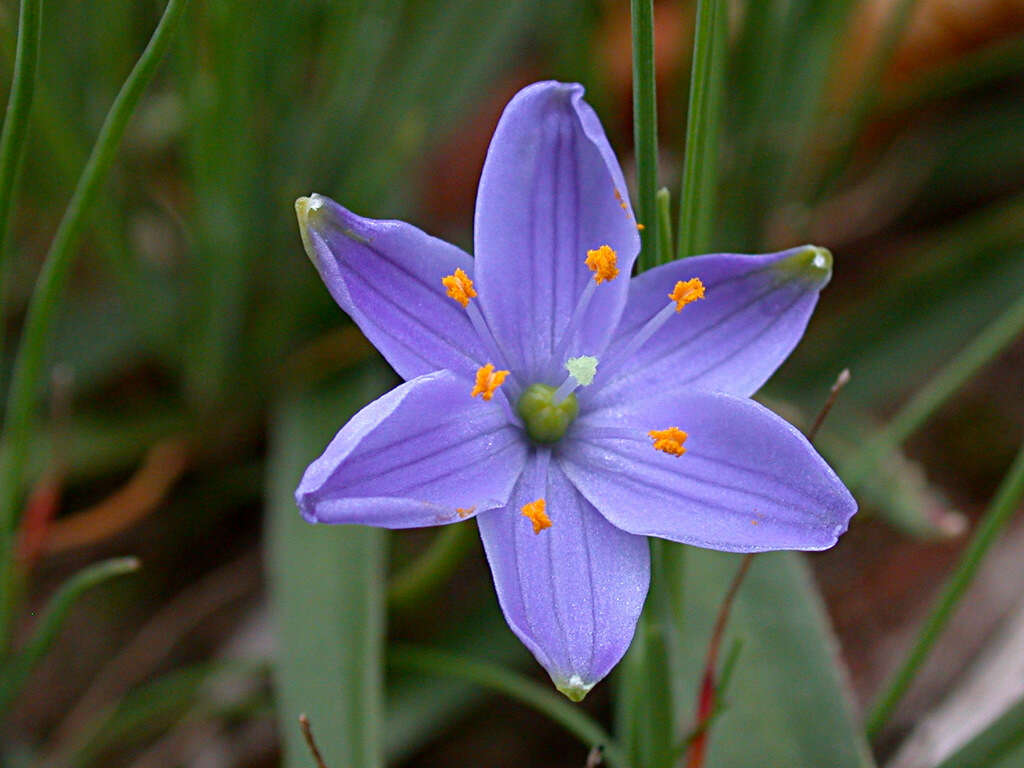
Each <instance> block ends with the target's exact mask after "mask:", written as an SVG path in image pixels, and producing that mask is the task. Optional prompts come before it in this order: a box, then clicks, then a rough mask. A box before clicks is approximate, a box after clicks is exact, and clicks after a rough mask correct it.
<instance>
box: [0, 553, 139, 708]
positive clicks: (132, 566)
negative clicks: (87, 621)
mask: <svg viewBox="0 0 1024 768" xmlns="http://www.w3.org/2000/svg"><path fill="white" fill-rule="evenodd" d="M138 569H139V561H138V559H137V558H134V557H118V558H115V559H113V560H105V561H103V562H102V563H96V564H95V565H90V566H88V567H87V568H84V569H83V570H81V571H79V572H78V573H76V574H75V575H74V576H72V577H71V578H70V579H68V580H67V581H66V582H64V584H63V585H62V586H61V588H60V589H59V590H57V593H56V594H55V595H54V596H53V597H52V598H51V599H50V602H49V604H48V605H47V606H46V610H45V611H44V612H43V616H42V618H41V619H40V620H39V625H38V626H37V627H36V631H35V632H34V633H33V635H32V637H31V639H30V640H29V641H28V643H27V644H26V645H25V647H24V648H23V649H22V650H21V651H20V652H18V653H17V654H15V655H14V656H12V657H10V658H9V659H8V660H7V661H6V662H5V664H4V667H3V669H2V671H0V713H3V712H4V711H6V710H7V708H8V707H9V706H10V705H11V702H13V701H14V697H15V696H17V695H18V691H20V690H21V686H22V685H23V684H24V683H25V680H26V679H27V678H28V676H29V673H30V672H31V671H32V669H33V668H34V667H35V665H36V664H37V663H39V661H40V660H41V659H42V658H43V656H45V655H46V653H47V651H49V650H50V647H51V646H52V645H53V642H54V640H56V639H57V635H58V633H59V632H60V628H61V626H62V625H63V624H64V619H65V618H67V615H68V612H69V611H70V610H71V607H72V606H73V605H74V604H75V603H76V602H77V601H78V598H80V597H81V596H82V594H83V593H85V592H87V591H88V590H90V589H92V588H93V587H95V586H97V585H99V584H102V583H103V582H105V581H108V580H110V579H112V578H114V577H116V576H121V575H123V574H126V573H132V572H134V571H137V570H138Z"/></svg>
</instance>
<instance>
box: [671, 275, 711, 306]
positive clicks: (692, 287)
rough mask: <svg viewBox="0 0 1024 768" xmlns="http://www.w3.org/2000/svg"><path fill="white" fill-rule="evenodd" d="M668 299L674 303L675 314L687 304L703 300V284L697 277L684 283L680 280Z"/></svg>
mask: <svg viewBox="0 0 1024 768" xmlns="http://www.w3.org/2000/svg"><path fill="white" fill-rule="evenodd" d="M668 297H669V298H670V299H672V301H674V302H675V303H676V312H679V311H680V310H682V308H683V307H685V306H686V305H687V304H691V303H693V302H694V301H696V300H697V299H703V298H704V283H702V282H701V281H700V278H699V277H694V278H692V279H690V280H687V281H686V282H685V283H684V282H683V281H682V280H680V281H679V282H678V283H676V287H675V288H673V289H672V293H670V294H669V295H668Z"/></svg>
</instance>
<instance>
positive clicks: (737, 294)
mask: <svg viewBox="0 0 1024 768" xmlns="http://www.w3.org/2000/svg"><path fill="white" fill-rule="evenodd" d="M831 276H832V255H831V254H830V253H829V252H828V251H827V250H825V249H824V248H818V247H816V246H810V245H807V246H801V247H799V248H791V249H790V250H788V251H781V252H779V253H769V254H761V255H755V256H748V255H741V254H732V253H721V254H711V255H708V256H696V257H694V258H691V259H684V260H682V261H675V262H672V263H670V264H665V265H664V266H661V267H657V268H656V269H652V270H649V271H647V272H644V273H643V274H641V275H638V276H637V277H635V278H633V280H632V281H630V286H629V300H628V302H627V303H626V311H625V312H624V313H623V316H622V322H621V323H620V325H619V328H618V331H617V332H616V338H615V341H614V342H613V344H612V347H611V349H610V350H609V352H608V353H607V355H606V356H607V357H608V358H614V357H615V355H616V352H617V350H618V349H621V348H623V347H625V346H626V345H627V344H628V343H629V340H630V338H632V337H633V336H634V335H635V334H636V333H637V331H638V330H639V329H640V328H641V327H643V325H644V323H646V322H647V321H648V320H649V319H650V318H651V317H652V316H653V315H654V314H655V313H657V312H658V311H659V310H661V309H662V308H663V307H664V306H665V305H666V303H667V302H668V293H669V292H670V291H671V290H672V286H673V285H675V283H676V281H678V280H689V279H690V278H693V277H697V278H700V280H701V282H703V283H704V289H705V293H704V299H702V300H701V301H696V302H693V303H692V304H688V305H687V306H686V307H684V308H683V310H682V311H681V312H679V314H678V315H675V316H673V317H672V318H670V319H669V320H668V322H666V323H665V324H664V325H663V326H662V327H661V328H660V329H659V330H658V331H657V333H655V334H654V336H652V337H651V338H650V340H649V341H647V343H645V344H644V345H643V346H642V347H641V349H640V350H638V351H637V352H636V354H635V355H634V357H633V359H632V360H631V361H630V362H629V364H628V366H625V367H624V369H623V370H621V371H617V372H615V373H614V376H615V377H616V378H615V380H614V381H605V382H602V381H601V372H600V370H599V371H598V384H600V385H601V386H600V389H599V392H598V394H597V395H596V399H595V401H594V404H595V405H598V404H599V405H608V404H610V403H613V402H615V401H616V400H618V399H621V398H623V397H625V396H627V395H629V396H630V397H632V398H633V399H635V397H636V396H637V393H638V392H640V391H643V390H645V389H650V390H651V391H652V392H657V391H660V390H662V389H664V388H665V387H666V386H669V385H671V386H672V387H673V388H678V387H679V386H683V385H685V386H686V387H687V388H691V389H703V390H712V391H716V392H725V393H728V394H732V395H739V396H741V397H749V396H750V395H752V394H754V393H755V392H756V391H757V390H758V389H760V388H761V385H763V384H764V383H765V381H767V380H768V378H769V377H770V376H771V375H772V374H773V373H774V372H775V369H776V368H778V367H779V365H781V364H782V362H783V361H784V360H785V359H786V358H787V357H788V356H789V354H790V352H792V351H793V348H794V347H795V346H796V345H797V342H799V341H800V338H801V337H802V336H803V334H804V330H805V329H806V328H807V321H808V320H809V319H810V317H811V313H812V312H813V311H814V306H815V304H817V302H818V293H819V292H820V291H821V289H822V288H824V287H825V285H826V284H827V283H828V281H829V278H830V277H831ZM595 389H596V387H595Z"/></svg>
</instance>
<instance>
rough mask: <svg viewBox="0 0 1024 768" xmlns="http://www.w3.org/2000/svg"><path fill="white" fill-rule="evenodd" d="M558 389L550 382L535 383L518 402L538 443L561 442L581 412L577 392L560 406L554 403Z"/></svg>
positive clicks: (520, 412) (531, 435)
mask: <svg viewBox="0 0 1024 768" xmlns="http://www.w3.org/2000/svg"><path fill="white" fill-rule="evenodd" d="M555 389H556V388H555V387H549V386H548V385H547V384H531V385H530V386H529V387H527V388H526V391H525V392H523V396H522V397H520V398H519V403H518V404H517V405H516V410H517V411H518V412H519V416H520V417H521V418H522V420H523V424H525V425H526V434H528V435H529V436H530V437H531V438H532V439H533V440H534V441H535V442H538V443H557V442H558V441H559V440H561V439H562V437H563V436H564V435H565V432H566V430H567V429H569V425H570V424H572V423H573V421H574V420H575V419H576V416H577V415H578V414H579V412H580V405H579V403H578V402H576V395H569V396H568V397H567V398H565V400H563V401H562V402H560V403H558V405H555V404H554V403H552V402H551V400H552V398H553V397H554V394H555Z"/></svg>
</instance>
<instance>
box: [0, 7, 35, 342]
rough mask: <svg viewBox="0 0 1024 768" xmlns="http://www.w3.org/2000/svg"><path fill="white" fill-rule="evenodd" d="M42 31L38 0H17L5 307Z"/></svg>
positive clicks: (2, 274)
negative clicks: (10, 242)
mask: <svg viewBox="0 0 1024 768" xmlns="http://www.w3.org/2000/svg"><path fill="white" fill-rule="evenodd" d="M42 34H43V3H42V0H21V10H20V11H19V14H18V45H17V48H16V51H15V54H14V73H13V77H12V79H11V92H10V95H9V97H8V99H7V113H6V115H5V116H4V127H3V133H2V134H0V309H6V306H7V303H6V301H5V299H6V296H7V275H8V272H9V271H10V265H9V262H10V258H9V256H8V253H7V247H6V245H7V230H8V226H9V225H10V221H11V207H12V204H13V201H14V185H15V181H16V180H17V178H18V170H19V169H20V167H21V160H22V157H24V155H25V140H26V139H27V138H28V120H29V116H30V114H31V113H32V99H33V97H34V96H35V90H36V70H37V69H38V66H39V40H40V38H41V37H42ZM3 346H4V335H3V334H2V333H0V356H2V355H3Z"/></svg>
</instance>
